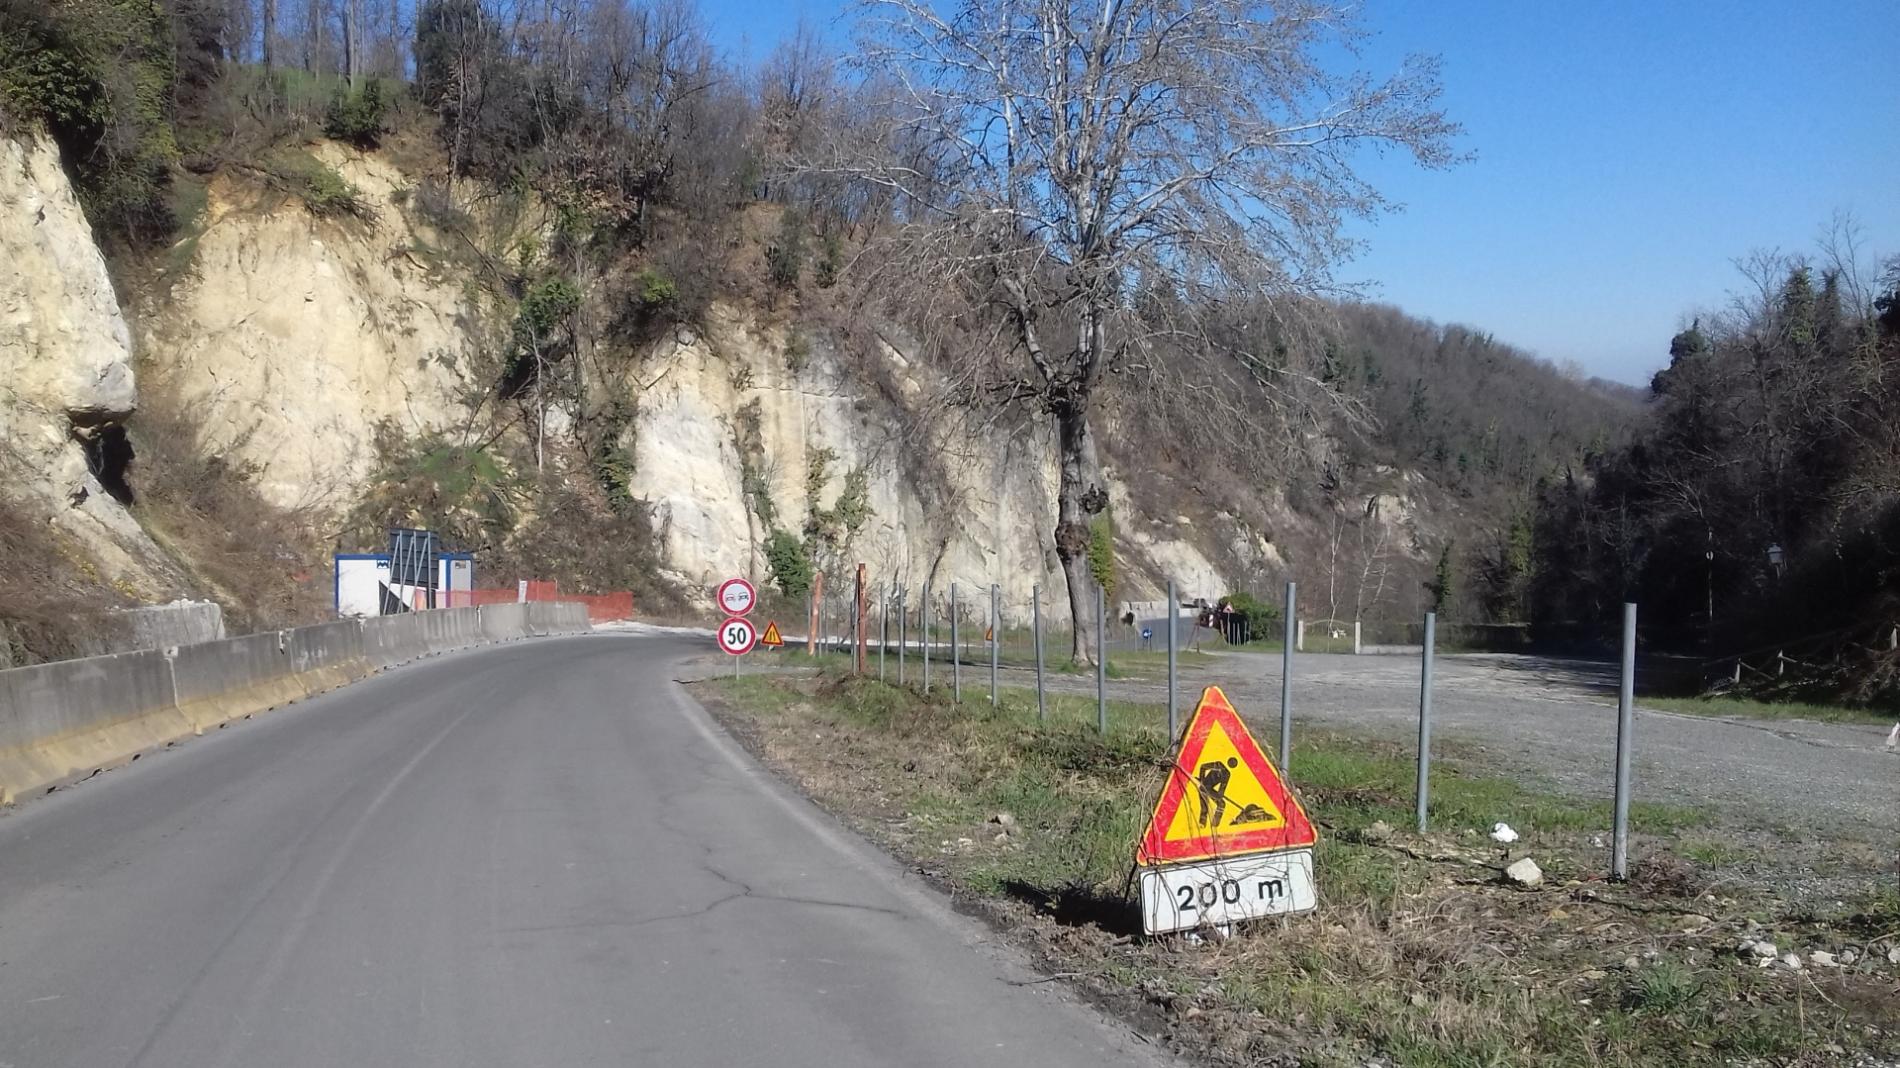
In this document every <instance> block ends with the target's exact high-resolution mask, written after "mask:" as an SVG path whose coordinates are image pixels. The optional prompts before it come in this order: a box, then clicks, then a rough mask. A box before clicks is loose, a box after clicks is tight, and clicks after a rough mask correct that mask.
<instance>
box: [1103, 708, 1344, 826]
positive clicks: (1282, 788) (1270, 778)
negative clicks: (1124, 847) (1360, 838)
mask: <svg viewBox="0 0 1900 1068" xmlns="http://www.w3.org/2000/svg"><path fill="white" fill-rule="evenodd" d="M1315 837H1316V835H1315V834H1314V832H1313V824H1312V821H1310V820H1308V819H1307V818H1306V812H1305V810H1304V809H1302V808H1301V807H1300V802H1299V799H1298V798H1296V797H1294V796H1293V793H1292V791H1290V790H1288V789H1287V788H1286V783H1285V782H1284V781H1282V780H1281V778H1280V773H1279V772H1278V771H1277V770H1275V769H1274V766H1273V762H1272V761H1270V760H1268V759H1267V755H1266V753H1264V752H1262V751H1261V749H1260V743H1258V742H1256V741H1254V739H1253V735H1252V734H1250V733H1248V731H1247V725H1246V724H1245V723H1242V722H1241V721H1240V714H1239V713H1238V712H1236V711H1235V710H1234V706H1233V705H1232V704H1230V703H1229V702H1228V700H1227V695H1226V694H1224V693H1222V692H1221V690H1220V687H1218V686H1209V687H1208V688H1207V689H1206V690H1205V691H1203V692H1202V693H1201V703H1200V704H1199V705H1197V706H1196V707H1195V709H1194V716H1193V718H1191V719H1189V720H1188V727H1187V733H1186V734H1185V735H1183V736H1182V739H1181V750H1180V752H1179V753H1177V754H1175V758H1174V766H1173V768H1172V769H1171V770H1170V771H1169V772H1168V782H1167V785H1165V786H1163V787H1162V789H1161V799H1160V800H1159V801H1157V802H1156V803H1155V813H1154V818H1153V819H1152V820H1150V821H1149V824H1148V833H1147V834H1145V835H1143V836H1142V840H1141V846H1140V848H1139V849H1138V850H1136V853H1135V860H1136V863H1139V864H1173V863H1179V862H1185V861H1194V860H1208V859H1210V858H1213V857H1232V856H1238V855H1240V854H1243V853H1267V852H1275V851H1278V850H1283V849H1301V848H1304V847H1306V846H1310V845H1312V844H1313V842H1314V839H1315Z"/></svg>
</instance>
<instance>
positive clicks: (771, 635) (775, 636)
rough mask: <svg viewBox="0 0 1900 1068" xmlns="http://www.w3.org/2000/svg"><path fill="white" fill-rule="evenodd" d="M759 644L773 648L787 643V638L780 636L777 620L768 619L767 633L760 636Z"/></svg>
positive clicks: (766, 623)
mask: <svg viewBox="0 0 1900 1068" xmlns="http://www.w3.org/2000/svg"><path fill="white" fill-rule="evenodd" d="M759 644H760V645H764V646H768V647H770V648H773V649H776V648H778V647H779V646H781V645H784V644H785V639H784V638H782V637H780V636H779V632H778V621H777V620H775V619H768V620H766V622H765V634H764V635H762V636H761V637H760V638H759Z"/></svg>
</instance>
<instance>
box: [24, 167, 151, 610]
mask: <svg viewBox="0 0 1900 1068" xmlns="http://www.w3.org/2000/svg"><path fill="white" fill-rule="evenodd" d="M0 264H4V266H3V267H0V482H3V483H4V488H5V490H6V497H5V502H4V503H5V504H8V505H10V506H11V507H13V508H16V509H19V510H21V511H22V512H23V513H25V514H27V515H29V516H31V517H32V518H33V519H35V520H36V521H44V522H46V523H48V524H49V525H50V526H51V527H52V528H53V530H54V532H55V533H56V534H58V535H60V536H61V540H62V541H63V542H64V543H66V544H69V545H71V546H73V548H74V549H75V551H76V553H78V554H79V555H83V556H85V557H89V558H90V559H91V560H92V561H93V563H94V565H95V566H96V567H98V568H99V570H100V572H101V575H102V577H104V578H106V579H108V580H110V581H112V582H113V583H115V584H116V585H118V586H120V588H122V589H125V590H127V591H128V592H135V593H140V594H144V595H148V596H160V595H162V594H164V593H167V592H169V591H170V589H171V588H172V582H171V581H170V580H171V578H172V577H174V576H173V572H172V569H170V568H168V567H167V565H165V564H164V563H163V559H162V554H161V553H159V551H158V549H157V547H156V546H154V545H153V544H152V542H151V541H150V540H149V539H148V538H147V537H146V535H145V533H144V532H143V531H142V530H141V529H140V528H139V525H138V523H137V522H136V521H135V520H134V519H133V518H132V516H131V515H130V514H129V513H128V512H127V511H126V510H125V508H124V506H123V505H121V504H120V502H118V501H116V500H114V499H113V498H112V497H111V496H110V495H109V494H108V493H107V492H106V491H105V488H104V487H103V486H102V485H101V484H100V482H99V480H98V479H97V478H96V477H94V474H93V472H92V470H91V469H90V467H89V466H88V464H87V460H86V452H85V446H84V444H83V442H84V441H86V440H93V439H96V438H97V437H98V436H99V435H102V434H111V433H114V432H115V425H116V424H117V423H118V421H119V420H122V419H124V418H125V417H126V416H128V415H130V414H131V413H132V411H133V409H134V408H136V407H137V405H138V391H137V389H136V385H135V381H134V377H133V369H132V332H131V330H130V329H129V328H128V326H127V325H126V321H125V317H124V316H123V315H121V314H120V311H119V301H118V296H117V294H116V293H115V292H114V290H113V287H112V278H111V276H110V275H109V274H108V273H107V271H106V263H105V258H104V257H103V256H101V255H100V253H99V247H98V244H97V242H95V241H94V239H93V234H92V227H91V226H90V225H89V224H88V223H87V221H86V216H85V214H84V212H82V211H81V210H80V207H79V201H78V198H77V197H75V196H74V194H73V189H72V184H71V183H70V182H69V181H68V180H67V177H66V173H65V171H64V170H63V169H62V168H61V166H60V161H59V150H58V149H57V148H56V147H55V146H54V145H53V143H52V142H51V141H49V140H47V139H46V138H44V137H43V136H40V135H38V134H34V133H24V134H17V135H15V136H0Z"/></svg>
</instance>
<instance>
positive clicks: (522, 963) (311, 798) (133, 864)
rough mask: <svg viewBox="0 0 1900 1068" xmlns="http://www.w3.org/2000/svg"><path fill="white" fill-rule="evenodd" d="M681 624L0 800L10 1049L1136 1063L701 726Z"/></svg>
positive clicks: (161, 1063)
mask: <svg viewBox="0 0 1900 1068" xmlns="http://www.w3.org/2000/svg"><path fill="white" fill-rule="evenodd" d="M704 642H705V639H693V640H690V641H687V640H683V639H679V638H671V637H651V636H643V637H631V636H605V635H600V636H590V637H583V638H570V639H553V640H542V641H533V642H523V643H517V644H513V645H508V646H504V647H500V648H495V649H489V650H477V651H472V652H468V653H462V654H457V655H453V656H449V657H443V658H439V659H436V660H431V661H427V662H425V663H422V664H419V665H415V666H411V667H407V668H404V669H401V670H399V671H396V672H393V673H389V674H386V675H383V676H379V677H377V678H373V679H370V680H366V681H364V682H362V683H359V684H357V685H355V686H351V687H347V688H345V689H342V690H339V691H335V692H333V693H330V694H327V695H324V696H322V697H319V698H315V699H312V700H310V701H306V702H303V703H300V704H298V705H295V706H292V707H289V708H286V709H281V710H278V711H275V712H271V713H267V714H264V715H262V716H260V717H258V718H257V719H255V720H252V721H248V722H240V723H238V724H235V725H233V726H232V727H231V728H230V729H228V730H224V731H220V732H216V733H215V734H213V735H210V736H207V737H204V738H201V739H195V740H192V741H190V742H187V743H185V744H183V745H180V746H178V747H176V748H174V749H170V750H166V751H163V752H160V753H155V754H152V755H150V756H148V757H146V758H145V759H142V760H140V761H138V762H136V763H134V764H132V765H130V766H128V767H125V768H123V769H120V770H117V771H112V772H108V773H106V774H104V775H101V776H98V777H95V778H94V779H92V780H90V781H88V782H85V783H82V784H79V785H78V786H76V787H73V788H70V789H68V790H63V791H60V792H58V793H55V794H53V795H51V796H49V797H44V798H41V799H37V800H33V801H30V802H29V803H27V804H25V805H23V806H22V807H20V808H19V809H17V810H15V811H13V812H11V813H10V814H8V815H6V816H4V817H0V1068H29V1066H31V1068H41V1066H76V1068H117V1066H133V1065H136V1066H141V1068H172V1066H177V1068H236V1066H245V1068H263V1066H268V1068H301V1066H311V1068H315V1066H322V1068H341V1066H348V1068H372V1066H380V1065H392V1066H394V1065H400V1066H404V1068H423V1066H432V1065H457V1066H464V1065H476V1066H480V1065H497V1066H507V1068H526V1066H534V1065H549V1066H555V1065H558V1066H562V1068H577V1066H591V1065H667V1066H673V1065H681V1066H692V1065H774V1066H797V1065H826V1066H841V1065H866V1066H869V1065H995V1064H1035V1065H1038V1066H1046V1065H1070V1064H1072V1065H1100V1064H1104V1063H1115V1064H1130V1063H1133V1064H1150V1063H1158V1060H1157V1057H1156V1055H1155V1054H1154V1053H1153V1052H1152V1051H1151V1050H1150V1049H1149V1048H1148V1047H1147V1046H1145V1045H1142V1044H1141V1043H1140V1041H1139V1040H1136V1039H1134V1038H1132V1037H1131V1036H1129V1035H1128V1034H1127V1032H1126V1030H1125V1029H1122V1028H1118V1027H1116V1026H1114V1025H1112V1024H1111V1023H1109V1022H1108V1021H1105V1020H1104V1019H1103V1018H1101V1017H1100V1016H1098V1015H1097V1014H1095V1013H1094V1012H1093V1010H1091V1009H1089V1008H1087V1007H1085V1006H1082V1005H1078V1004H1076V1003H1075V1002H1074V1001H1073V1000H1071V995H1069V994H1067V993H1065V992H1064V991H1063V989H1062V984H1059V983H1048V982H1042V983H1037V982H1033V980H1034V979H1036V978H1037V977H1036V976H1035V975H1034V974H1033V973H1031V972H1030V971H1029V970H1028V969H1027V968H1026V967H1025V965H1024V964H1023V963H1022V962H1021V961H1019V960H1016V959H1014V958H1013V957H1012V956H1011V955H1010V954H1009V952H1008V951H1007V950H1004V949H1002V948H999V947H997V946H996V945H994V944H993V943H992V942H991V940H990V939H989V937H988V934H987V932H986V931H985V930H984V929H982V928H981V927H979V926H978V925H976V924H975V923H974V922H973V921H969V920H965V919H963V918H961V917H959V916H956V915H955V914H953V913H951V912H950V911H949V910H948V908H947V907H946V906H945V904H944V903H943V902H942V901H941V900H940V899H939V898H938V897H937V896H935V895H934V893H933V892H931V891H930V890H928V889H927V888H925V887H924V886H922V885H921V884H920V883H918V882H917V881H916V880H914V879H912V878H911V877H909V876H907V875H905V874H904V873H902V872H901V871H900V870H899V869H898V868H897V867H896V866H895V865H894V864H893V863H891V862H890V861H889V860H887V859H886V858H884V857H883V856H882V855H880V854H877V853H876V852H874V851H873V850H871V849H870V848H869V847H868V846H866V845H864V844H863V843H862V842H861V841H859V840H857V839H856V838H854V837H852V836H850V835H849V834H848V833H846V832H845V831H843V830H842V829H841V828H840V827H839V826H838V825H836V824H835V823H833V822H832V821H831V820H830V819H829V818H828V817H826V816H825V815H823V814H822V813H820V812H819V811H818V810H816V809H815V808H814V807H812V806H811V805H810V804H808V803H807V802H805V801H804V800H803V799H801V798H798V797H796V796H793V795H792V794H791V793H790V792H789V791H787V790H786V789H785V788H784V787H782V786H780V785H779V784H778V782H777V780H775V779H774V778H773V777H772V776H771V775H770V774H769V773H767V772H765V771H763V770H761V769H760V768H759V767H758V766H757V765H755V764H754V763H753V762H752V761H751V760H750V759H749V758H748V757H747V756H745V755H744V754H743V752H741V751H740V750H739V749H738V748H737V747H736V746H735V745H734V744H733V743H732V742H731V741H730V740H729V739H727V738H726V737H725V736H724V735H723V734H721V733H720V732H719V730H718V728H717V727H716V726H714V725H713V724H712V723H711V722H710V720H708V718H707V717H706V716H705V714H704V713H703V712H702V711H701V710H700V709H699V708H698V706H697V705H696V704H694V703H693V702H692V701H691V700H690V699H689V698H687V697H686V696H685V695H684V692H683V691H682V690H681V688H680V687H679V686H678V685H677V684H675V683H674V682H673V681H672V680H673V677H674V673H673V664H674V663H675V662H676V661H677V660H678V659H679V658H680V657H681V656H683V655H687V654H690V653H695V652H699V651H701V650H703V646H704ZM1019 984H1024V985H1019Z"/></svg>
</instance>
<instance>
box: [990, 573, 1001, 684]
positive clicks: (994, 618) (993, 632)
mask: <svg viewBox="0 0 1900 1068" xmlns="http://www.w3.org/2000/svg"><path fill="white" fill-rule="evenodd" d="M1001 592H1002V591H1001V588H1000V587H998V586H997V585H996V583H994V582H992V583H990V707H991V708H995V707H996V668H997V666H998V663H999V661H1000V660H1001V656H1000V653H1001V651H1002V647H1003V610H1002V608H1001V607H1000V604H999V601H998V598H999V597H1000V596H1001Z"/></svg>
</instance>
